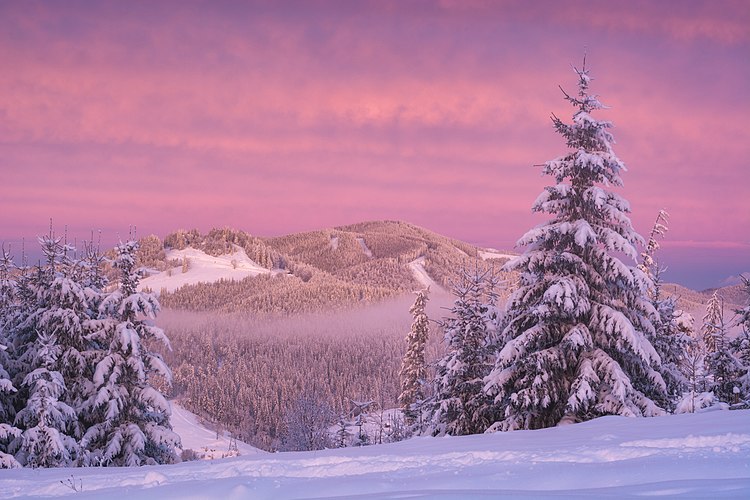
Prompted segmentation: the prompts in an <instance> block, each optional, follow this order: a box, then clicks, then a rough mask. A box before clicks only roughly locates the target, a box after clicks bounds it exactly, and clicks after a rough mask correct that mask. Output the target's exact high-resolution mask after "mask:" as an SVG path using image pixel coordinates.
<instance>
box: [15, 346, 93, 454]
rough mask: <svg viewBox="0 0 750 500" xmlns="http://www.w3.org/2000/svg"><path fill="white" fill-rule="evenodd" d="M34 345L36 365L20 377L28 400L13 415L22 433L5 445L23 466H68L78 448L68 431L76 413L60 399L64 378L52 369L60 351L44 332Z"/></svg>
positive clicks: (34, 361)
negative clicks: (22, 377)
mask: <svg viewBox="0 0 750 500" xmlns="http://www.w3.org/2000/svg"><path fill="white" fill-rule="evenodd" d="M34 344H35V345H34V347H33V349H31V350H30V352H33V353H34V359H33V364H34V366H36V367H37V368H35V369H34V370H33V371H31V372H30V373H28V374H27V375H26V376H25V377H24V380H23V385H24V386H25V387H26V388H28V399H27V401H26V405H25V407H24V408H23V409H22V410H21V411H19V412H18V414H17V415H16V425H18V426H19V427H21V428H22V429H23V432H21V433H20V434H19V435H18V436H17V438H16V439H15V440H14V441H13V442H12V443H11V445H10V447H9V448H10V450H11V451H13V453H14V454H15V457H16V459H17V460H18V462H20V463H21V464H22V465H24V466H26V467H67V466H71V465H74V464H75V463H76V460H77V459H78V456H79V450H80V448H79V446H78V443H77V441H76V440H75V438H73V437H72V436H71V432H70V431H71V429H72V428H74V426H75V424H76V413H75V410H74V409H73V408H71V407H70V406H69V405H67V404H65V403H64V402H63V401H61V397H62V396H63V394H64V393H65V390H66V387H65V381H64V380H63V376H62V374H61V373H60V372H59V371H55V370H52V367H53V366H54V365H55V363H56V361H57V359H58V358H59V356H60V351H61V350H60V347H59V346H58V345H57V343H56V339H55V337H54V335H53V334H49V333H45V332H41V333H39V334H38V335H37V338H36V340H35V342H34Z"/></svg>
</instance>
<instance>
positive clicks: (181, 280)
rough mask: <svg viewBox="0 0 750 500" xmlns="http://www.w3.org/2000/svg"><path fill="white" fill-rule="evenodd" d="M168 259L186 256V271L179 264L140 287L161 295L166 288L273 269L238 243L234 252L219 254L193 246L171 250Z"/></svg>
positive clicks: (143, 281) (149, 277)
mask: <svg viewBox="0 0 750 500" xmlns="http://www.w3.org/2000/svg"><path fill="white" fill-rule="evenodd" d="M167 259H168V260H179V261H180V262H181V263H182V262H184V261H185V259H187V263H188V264H187V270H186V271H185V272H183V271H182V269H183V266H182V265H180V266H177V267H174V268H172V269H169V270H167V271H163V272H160V273H157V274H153V275H151V276H148V277H146V278H143V279H142V280H141V283H140V286H139V287H138V288H139V289H141V290H142V289H143V288H149V289H151V290H152V291H154V292H155V293H157V294H158V293H159V292H160V291H161V290H163V289H164V290H166V291H168V292H173V291H175V290H177V289H178V288H180V287H182V286H185V285H192V284H195V283H214V282H216V281H219V280H222V279H225V280H238V281H239V280H242V279H244V278H247V277H248V276H258V275H259V274H267V273H270V272H271V271H269V270H268V269H266V268H264V267H262V266H259V265H258V264H256V263H255V262H254V261H252V260H250V258H249V257H248V256H247V254H246V253H245V251H244V250H243V249H242V248H240V247H238V246H235V251H234V252H233V253H230V254H225V255H220V256H218V257H214V256H212V255H208V254H207V253H204V252H202V251H200V250H197V249H195V248H190V247H188V248H185V249H183V250H169V251H168V252H167Z"/></svg>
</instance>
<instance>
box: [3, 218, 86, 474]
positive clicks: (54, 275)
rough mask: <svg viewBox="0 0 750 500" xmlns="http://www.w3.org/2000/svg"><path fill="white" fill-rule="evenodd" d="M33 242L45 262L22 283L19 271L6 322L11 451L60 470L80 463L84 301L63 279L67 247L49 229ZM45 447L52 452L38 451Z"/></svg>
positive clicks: (20, 457) (30, 463)
mask: <svg viewBox="0 0 750 500" xmlns="http://www.w3.org/2000/svg"><path fill="white" fill-rule="evenodd" d="M39 243H40V245H41V247H42V253H43V255H44V257H45V262H44V264H42V263H40V264H38V265H37V266H36V267H35V268H34V270H33V272H32V273H31V275H30V278H28V280H26V277H25V275H24V273H23V272H22V274H21V277H20V279H19V286H18V289H17V291H18V295H19V297H20V299H21V301H20V303H19V304H18V305H17V308H16V311H15V315H14V319H13V320H12V323H13V325H12V328H13V332H12V336H13V347H14V351H15V354H16V356H15V357H16V359H15V366H14V382H15V384H16V387H18V388H19V389H20V390H19V391H18V392H17V393H16V409H17V410H18V413H17V415H16V419H15V422H16V425H17V426H18V427H19V428H20V429H22V430H23V433H22V434H21V437H20V438H19V439H20V440H15V441H14V443H13V444H12V445H11V448H13V449H15V450H17V451H16V458H17V460H18V461H19V462H20V463H21V464H23V465H27V466H31V467H62V466H70V465H76V464H80V463H81V460H82V459H83V455H82V454H81V453H80V447H79V446H78V439H79V438H80V436H81V435H82V428H81V426H80V424H79V420H78V412H77V404H76V403H77V402H80V401H81V399H82V397H81V396H82V395H83V396H85V394H83V393H84V392H85V391H86V390H87V387H85V382H86V381H85V380H84V378H83V375H82V374H83V371H85V368H86V367H85V366H84V365H83V364H82V362H81V360H82V357H81V355H80V350H81V349H83V343H84V340H83V332H82V329H81V324H82V322H83V321H84V320H85V298H84V297H83V294H82V293H81V291H80V287H79V286H78V285H77V283H75V282H74V281H72V280H70V279H69V278H68V275H69V273H70V267H71V262H70V261H69V260H68V258H67V252H68V251H70V250H71V248H70V247H68V246H67V245H65V244H63V243H62V238H59V237H55V236H54V235H53V234H52V231H51V230H50V234H49V235H47V236H43V237H41V238H39ZM71 307H72V308H74V309H71ZM66 376H69V377H70V381H67V380H66ZM72 386H75V389H73V388H72ZM45 446H51V447H52V448H50V450H44V449H43V448H44V447H45Z"/></svg>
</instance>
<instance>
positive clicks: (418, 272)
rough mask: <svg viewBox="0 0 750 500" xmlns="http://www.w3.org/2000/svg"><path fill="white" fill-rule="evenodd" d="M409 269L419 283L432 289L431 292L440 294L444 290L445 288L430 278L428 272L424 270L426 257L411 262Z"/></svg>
mask: <svg viewBox="0 0 750 500" xmlns="http://www.w3.org/2000/svg"><path fill="white" fill-rule="evenodd" d="M409 269H411V272H412V274H413V275H414V278H415V279H416V280H417V281H419V283H420V284H421V285H422V286H423V287H425V288H427V287H430V290H432V291H433V292H439V291H442V290H443V288H442V287H441V286H440V285H438V284H437V283H436V282H435V280H433V279H432V278H431V277H430V275H429V274H427V271H426V270H425V268H424V256H422V257H419V258H418V259H416V260H413V261H411V262H409Z"/></svg>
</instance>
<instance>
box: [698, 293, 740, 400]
mask: <svg viewBox="0 0 750 500" xmlns="http://www.w3.org/2000/svg"><path fill="white" fill-rule="evenodd" d="M727 329H728V325H727V324H726V323H725V321H724V304H723V302H722V300H721V299H720V298H719V297H718V294H717V292H714V294H713V295H712V296H711V299H710V300H709V301H708V304H707V306H706V315H705V316H704V317H703V328H702V330H701V331H702V334H703V342H704V343H705V344H706V350H707V351H708V353H707V354H706V359H705V365H706V371H707V372H708V375H709V389H710V390H711V391H712V392H713V393H714V395H715V396H716V398H717V399H718V400H719V401H721V402H724V403H736V402H737V401H736V399H738V395H739V392H738V391H739V390H740V389H739V379H740V377H741V376H742V374H743V371H744V370H743V366H742V362H741V361H740V360H739V359H738V358H737V357H735V355H734V353H733V352H732V349H731V345H730V342H729V338H728V337H727Z"/></svg>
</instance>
